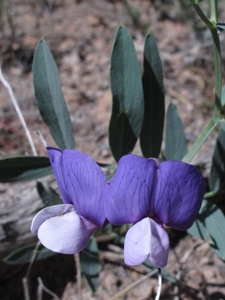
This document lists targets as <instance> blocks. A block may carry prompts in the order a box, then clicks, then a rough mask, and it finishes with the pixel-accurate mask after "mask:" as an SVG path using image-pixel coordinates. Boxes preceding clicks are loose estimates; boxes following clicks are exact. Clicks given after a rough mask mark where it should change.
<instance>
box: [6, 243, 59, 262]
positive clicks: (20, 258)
mask: <svg viewBox="0 0 225 300" xmlns="http://www.w3.org/2000/svg"><path fill="white" fill-rule="evenodd" d="M36 246H37V244H36V243H33V244H29V245H26V246H24V247H21V248H19V249H17V250H15V251H13V252H12V253H10V254H9V255H8V256H7V257H5V258H4V259H3V261H4V262H5V263H7V264H9V265H19V264H26V263H29V262H30V260H31V257H32V255H33V253H34V251H37V252H38V254H37V257H36V259H37V260H42V259H45V258H47V257H50V256H52V255H55V253H54V252H52V251H50V250H48V249H46V248H45V247H44V246H43V245H40V246H39V249H38V250H35V248H36Z"/></svg>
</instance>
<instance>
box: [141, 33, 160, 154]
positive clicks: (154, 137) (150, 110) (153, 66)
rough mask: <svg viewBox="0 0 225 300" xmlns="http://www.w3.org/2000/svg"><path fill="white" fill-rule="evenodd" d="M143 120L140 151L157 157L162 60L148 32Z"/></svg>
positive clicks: (145, 56)
mask: <svg viewBox="0 0 225 300" xmlns="http://www.w3.org/2000/svg"><path fill="white" fill-rule="evenodd" d="M142 82H143V89H144V102H145V108H144V120H143V126H142V130H141V135H140V143H141V149H142V153H143V155H144V156H145V157H158V156H159V153H160V150H161V144H162V137H163V126H164V116H165V108H164V105H165V104H164V98H165V94H164V85H163V73H162V62H161V59H160V56H159V51H158V48H157V45H156V42H155V39H154V37H153V36H152V35H151V34H148V35H147V36H146V39H145V48H144V74H143V79H142Z"/></svg>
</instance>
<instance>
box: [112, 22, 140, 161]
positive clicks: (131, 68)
mask: <svg viewBox="0 0 225 300" xmlns="http://www.w3.org/2000/svg"><path fill="white" fill-rule="evenodd" d="M110 80H111V90H112V95H113V107H112V115H111V120H110V124H109V143H110V147H111V150H112V153H113V156H114V157H115V159H116V160H117V161H118V160H119V159H120V157H121V156H123V155H125V154H128V153H130V152H132V150H133V148H134V146H135V144H136V141H137V138H138V137H139V135H140V132H141V127H142V121H143V114H144V100H143V97H144V96H143V88H142V80H141V70H140V66H139V63H138V59H137V55H136V52H135V49H134V45H133V42H132V39H131V37H130V35H129V33H128V31H127V29H126V28H125V27H124V26H120V27H119V29H118V31H117V34H116V39H115V43H114V47H113V52H112V57H111V70H110Z"/></svg>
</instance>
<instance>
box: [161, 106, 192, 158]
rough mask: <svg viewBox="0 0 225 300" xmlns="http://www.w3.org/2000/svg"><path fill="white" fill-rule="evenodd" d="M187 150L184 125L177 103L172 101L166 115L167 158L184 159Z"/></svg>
mask: <svg viewBox="0 0 225 300" xmlns="http://www.w3.org/2000/svg"><path fill="white" fill-rule="evenodd" d="M186 152H187V144H186V138H185V133H184V126H183V123H182V121H181V118H180V116H179V114H178V110H177V107H176V105H175V104H173V103H170V105H169V107H168V111H167V116H166V159H167V160H182V158H183V157H184V156H185V154H186Z"/></svg>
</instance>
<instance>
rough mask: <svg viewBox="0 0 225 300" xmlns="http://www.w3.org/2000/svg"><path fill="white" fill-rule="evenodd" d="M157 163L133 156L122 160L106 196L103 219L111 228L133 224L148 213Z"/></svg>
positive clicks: (127, 156) (124, 157)
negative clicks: (112, 226) (105, 218)
mask: <svg viewBox="0 0 225 300" xmlns="http://www.w3.org/2000/svg"><path fill="white" fill-rule="evenodd" d="M156 170H157V163H156V161H155V160H153V159H146V158H143V157H139V156H136V155H132V154H130V155H126V156H123V157H122V158H121V159H120V161H119V163H118V168H117V171H116V173H115V176H114V178H113V179H112V180H111V181H110V183H109V185H108V187H107V189H106V193H105V212H106V217H107V219H108V220H109V222H110V223H112V224H113V225H122V224H127V223H135V222H137V221H140V220H141V219H142V218H144V217H147V216H148V214H149V213H150V208H151V201H152V198H153V195H154V188H155V182H156Z"/></svg>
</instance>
